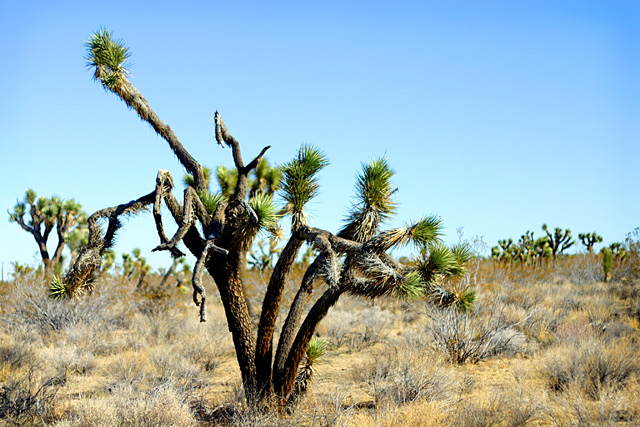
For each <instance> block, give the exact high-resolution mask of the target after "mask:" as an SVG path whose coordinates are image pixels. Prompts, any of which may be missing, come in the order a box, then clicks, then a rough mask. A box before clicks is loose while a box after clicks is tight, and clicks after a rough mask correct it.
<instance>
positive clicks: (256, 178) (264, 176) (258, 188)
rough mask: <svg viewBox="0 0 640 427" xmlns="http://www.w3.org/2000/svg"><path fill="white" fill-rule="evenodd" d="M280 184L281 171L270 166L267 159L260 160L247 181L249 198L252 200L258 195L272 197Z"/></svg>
mask: <svg viewBox="0 0 640 427" xmlns="http://www.w3.org/2000/svg"><path fill="white" fill-rule="evenodd" d="M281 182H282V171H281V170H280V168H279V167H277V166H270V165H269V162H268V161H267V159H264V158H263V159H262V160H261V161H260V163H258V166H256V168H255V169H254V170H253V172H252V177H251V179H250V180H249V187H250V189H251V192H250V193H249V198H253V197H254V196H255V195H256V194H258V193H266V194H267V195H269V196H273V195H274V194H275V192H276V191H277V190H278V188H280V184H281Z"/></svg>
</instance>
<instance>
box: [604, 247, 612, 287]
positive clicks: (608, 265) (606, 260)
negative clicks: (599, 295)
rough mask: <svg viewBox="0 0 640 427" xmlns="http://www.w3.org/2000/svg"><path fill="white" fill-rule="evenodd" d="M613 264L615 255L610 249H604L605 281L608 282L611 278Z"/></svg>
mask: <svg viewBox="0 0 640 427" xmlns="http://www.w3.org/2000/svg"><path fill="white" fill-rule="evenodd" d="M612 264H613V254H612V253H611V249H610V248H607V247H605V248H603V249H602V269H603V271H604V281H605V282H608V281H609V279H610V278H611V265H612Z"/></svg>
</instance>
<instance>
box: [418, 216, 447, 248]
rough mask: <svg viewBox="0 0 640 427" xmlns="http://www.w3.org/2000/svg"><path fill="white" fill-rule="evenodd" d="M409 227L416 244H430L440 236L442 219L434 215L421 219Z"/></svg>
mask: <svg viewBox="0 0 640 427" xmlns="http://www.w3.org/2000/svg"><path fill="white" fill-rule="evenodd" d="M411 228H412V230H411V237H412V241H413V242H414V243H415V244H416V245H421V246H425V245H432V244H434V243H436V242H437V241H438V239H440V236H442V220H441V219H440V218H439V217H437V216H435V215H431V216H428V217H426V218H423V219H421V220H420V221H418V222H417V223H416V224H415V225H413V226H412V227H411Z"/></svg>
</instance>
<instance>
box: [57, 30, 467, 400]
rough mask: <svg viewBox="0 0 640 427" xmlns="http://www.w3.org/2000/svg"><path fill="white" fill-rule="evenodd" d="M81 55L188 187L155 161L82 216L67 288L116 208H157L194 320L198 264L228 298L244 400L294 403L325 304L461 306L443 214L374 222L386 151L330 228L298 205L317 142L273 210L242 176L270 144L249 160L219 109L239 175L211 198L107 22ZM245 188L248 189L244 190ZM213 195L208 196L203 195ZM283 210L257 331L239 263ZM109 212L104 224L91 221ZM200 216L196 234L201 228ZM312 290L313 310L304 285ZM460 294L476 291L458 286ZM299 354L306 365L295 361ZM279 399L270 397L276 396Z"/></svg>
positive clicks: (220, 136) (309, 192) (381, 209)
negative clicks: (128, 190)
mask: <svg viewBox="0 0 640 427" xmlns="http://www.w3.org/2000/svg"><path fill="white" fill-rule="evenodd" d="M88 48H89V55H88V59H89V63H90V64H91V65H92V66H94V67H95V73H94V76H95V78H96V79H97V80H98V81H100V82H101V83H102V84H103V85H104V86H105V87H106V88H107V89H109V90H111V91H112V92H114V93H115V94H117V95H118V96H119V97H120V98H121V99H122V100H123V101H124V102H125V103H126V104H127V105H128V106H130V107H131V108H132V109H134V110H135V111H136V112H137V113H138V115H139V116H140V117H141V118H142V119H143V120H145V121H147V122H149V123H150V124H151V126H152V127H153V128H154V129H155V130H156V131H157V132H158V133H159V134H160V135H161V136H162V137H163V138H164V139H165V140H167V142H168V143H169V146H170V148H171V149H172V151H173V152H174V153H175V154H176V156H177V158H178V160H179V161H180V162H181V164H182V165H183V166H184V167H185V168H186V169H187V171H188V172H189V173H190V174H191V175H192V176H193V178H194V188H191V187H187V189H186V190H185V191H184V198H183V203H182V204H180V203H179V202H178V200H176V199H175V197H174V196H173V194H172V192H171V191H172V188H173V178H172V177H171V175H169V174H168V172H166V171H163V170H160V172H159V173H158V176H157V178H156V184H155V189H154V190H153V191H152V192H151V193H150V194H148V195H145V196H143V197H141V198H139V199H135V200H132V201H131V202H128V203H124V204H122V205H118V206H116V207H112V208H107V209H102V210H100V211H98V212H96V213H94V214H93V215H92V216H91V217H90V218H89V232H90V236H89V244H87V245H86V246H85V247H84V248H83V249H82V250H81V252H80V254H79V256H78V258H77V260H76V262H75V263H74V265H73V266H72V267H71V269H70V270H69V272H68V273H67V274H66V275H65V277H64V278H63V282H64V287H65V289H66V294H65V295H67V296H73V294H74V293H75V292H76V291H77V290H78V289H82V288H83V287H87V286H90V285H91V280H92V277H93V273H95V272H96V271H99V267H100V263H101V256H102V254H103V253H104V252H105V251H106V250H107V249H108V248H109V247H110V246H111V245H112V242H113V238H114V236H115V234H116V232H117V231H118V230H119V228H120V227H121V223H120V220H119V217H120V216H121V215H126V214H132V213H136V212H139V211H141V210H142V209H143V208H145V207H148V206H150V205H152V206H153V217H154V220H155V223H156V228H157V231H158V237H159V239H160V244H159V245H158V247H156V248H155V249H154V250H168V251H171V253H172V255H173V256H175V257H178V256H181V255H182V253H181V252H180V250H179V249H178V248H177V247H176V245H177V244H178V243H179V242H180V241H182V242H184V244H185V246H186V247H187V249H188V250H189V251H190V252H191V253H192V254H193V255H194V256H195V257H196V259H197V262H196V264H195V266H194V270H193V280H192V284H193V288H194V293H193V299H194V302H195V304H196V305H198V306H199V307H200V310H199V316H200V320H201V321H205V320H206V305H205V304H206V292H205V289H204V287H203V285H202V274H203V272H204V271H205V270H207V271H208V272H209V274H210V275H211V276H212V277H213V279H214V281H215V284H216V286H217V288H218V291H219V293H220V298H221V301H222V304H223V306H224V310H225V315H226V320H227V324H228V327H229V331H230V332H231V335H232V338H233V343H234V347H235V351H236V358H237V360H238V364H239V366H240V371H241V375H242V382H243V386H244V391H245V396H246V399H247V401H250V402H257V401H261V402H262V403H263V405H266V407H268V405H269V404H270V403H272V402H277V403H278V405H280V407H282V406H283V405H286V404H290V403H291V402H295V401H297V397H298V396H295V395H296V394H299V393H303V392H304V390H306V389H307V383H308V381H309V380H310V377H311V373H312V372H313V370H312V369H310V363H312V361H313V360H315V359H317V356H318V355H319V354H321V353H322V351H323V350H322V351H319V348H322V349H323V348H324V347H323V346H322V345H319V346H318V347H317V348H316V350H315V351H311V350H312V346H313V343H312V337H313V334H314V332H315V330H316V327H317V325H318V323H319V322H320V321H321V320H322V319H323V318H324V317H325V316H326V314H327V312H328V310H329V308H330V307H331V306H332V305H333V304H335V303H336V301H338V299H339V297H340V296H341V295H343V294H345V293H349V294H352V295H361V296H364V297H367V298H376V297H380V296H383V295H398V296H402V297H405V298H416V297H429V296H432V297H433V298H434V302H436V303H438V304H440V305H447V304H453V303H458V302H460V303H465V304H466V303H468V301H460V300H459V298H458V299H456V298H457V297H456V295H455V294H453V293H451V292H449V291H447V290H446V289H444V288H443V287H442V286H441V285H440V281H439V280H440V279H441V278H442V277H445V276H451V275H460V274H464V267H463V265H464V263H465V262H466V261H468V259H469V258H470V256H471V255H470V252H469V251H468V250H467V249H465V248H462V247H457V248H454V249H448V248H446V247H444V246H443V245H441V244H440V242H439V239H438V236H439V230H440V219H439V218H436V217H433V216H431V217H426V218H424V219H422V220H419V221H417V222H413V223H410V224H408V225H407V226H406V227H402V228H399V229H392V230H387V231H380V226H381V224H382V223H383V222H384V221H385V220H386V219H387V218H388V217H389V216H390V215H391V214H392V213H393V211H394V207H395V204H394V202H393V201H392V199H391V196H392V194H393V193H394V192H395V190H394V189H393V188H392V187H391V184H390V178H391V176H392V175H393V171H392V170H391V169H390V167H389V166H388V164H387V163H386V160H385V159H380V160H376V161H373V162H371V163H369V164H367V165H365V166H364V170H363V172H362V174H360V175H359V176H358V177H357V183H356V190H357V203H355V204H354V205H353V209H352V214H351V216H350V217H349V219H348V221H347V223H346V224H345V227H344V228H343V230H342V231H340V233H338V234H332V233H330V232H328V231H326V230H321V229H317V228H313V227H310V226H309V225H308V224H307V220H306V213H305V206H306V204H307V203H308V202H309V201H310V200H311V199H312V198H313V197H314V196H315V195H316V194H317V190H318V184H317V182H316V174H317V173H318V172H319V171H320V170H321V169H322V168H324V167H325V166H326V165H327V163H328V162H327V160H326V158H325V157H324V155H323V154H322V153H321V152H320V151H319V150H317V149H315V148H313V147H302V148H301V149H300V150H299V151H298V153H297V156H296V157H294V159H293V160H291V161H290V162H289V163H285V164H283V165H282V167H281V169H282V176H283V180H282V188H281V189H280V195H281V196H282V198H283V199H284V202H285V207H284V208H282V209H279V208H277V207H276V206H275V202H274V201H273V198H272V196H271V194H267V193H265V192H262V193H261V192H259V191H258V192H255V194H251V195H250V194H248V178H249V174H250V173H252V171H254V170H255V169H256V168H257V167H258V165H259V164H260V163H261V162H262V158H263V156H264V154H265V152H266V151H267V149H268V148H269V147H265V148H263V149H262V151H261V152H260V153H259V154H258V155H257V156H256V157H255V158H254V159H253V160H252V161H251V162H249V163H248V164H246V165H245V163H244V161H243V159H242V155H241V151H240V144H239V143H238V141H237V140H236V139H235V138H233V137H232V136H231V135H230V133H229V132H228V130H227V128H226V126H225V124H224V122H223V121H222V119H221V118H220V116H219V114H218V113H217V112H216V114H215V116H214V122H215V137H216V140H217V142H218V144H220V145H221V146H222V147H227V146H228V147H230V148H231V152H232V157H233V162H234V165H235V168H236V169H237V172H238V178H237V182H236V184H235V190H234V193H233V196H232V197H230V198H229V199H228V200H226V199H225V200H223V198H220V199H215V198H212V196H211V194H210V193H208V191H207V184H206V180H205V178H204V173H203V169H202V167H201V166H200V164H199V163H198V162H196V161H195V159H193V158H192V157H191V156H190V155H189V153H188V152H187V151H186V150H185V148H184V147H183V145H182V144H181V143H180V141H179V140H178V138H177V137H176V135H175V134H174V133H173V131H172V130H171V128H169V126H167V125H166V124H164V122H162V120H160V118H159V117H158V116H157V115H156V114H155V113H154V112H153V111H152V110H151V108H150V107H149V105H148V103H147V101H146V100H145V99H144V97H143V96H142V95H141V94H140V93H139V92H138V91H137V89H135V87H133V85H132V84H131V83H130V82H129V81H128V80H127V77H126V75H127V72H126V71H127V70H126V66H125V65H124V64H125V61H126V60H127V59H128V57H129V53H128V50H127V48H125V47H124V45H123V44H122V42H119V41H113V40H112V38H111V35H110V34H109V32H108V31H100V32H98V33H95V34H94V35H93V36H92V37H91V38H90V40H89V42H88ZM252 193H253V192H252ZM213 199H215V200H216V201H215V203H210V202H211V200H213ZM162 203H165V204H166V206H167V207H168V209H169V212H170V213H171V216H172V217H173V219H174V220H175V222H176V223H177V224H178V230H177V231H176V233H175V235H174V236H173V237H172V238H171V239H169V238H168V237H167V236H166V235H165V233H164V227H163V222H162V217H161V215H160V206H161V204H162ZM279 212H284V213H286V214H287V215H288V216H290V218H291V230H292V232H291V236H290V238H289V240H288V242H287V243H286V245H285V247H284V250H283V251H282V253H281V255H280V257H279V259H278V261H277V263H276V265H275V267H274V270H273V273H272V275H271V278H270V280H269V284H268V287H267V290H266V293H265V295H264V300H263V303H262V311H261V312H260V313H259V314H260V321H259V324H258V325H257V330H255V327H254V325H253V323H252V319H251V316H250V312H249V307H248V303H247V297H246V292H245V289H244V288H245V284H244V282H243V272H244V271H245V266H244V262H245V260H246V254H247V251H248V249H249V248H250V247H251V244H252V242H253V241H254V239H255V237H256V235H257V233H258V231H259V230H265V231H267V232H272V233H274V234H276V235H277V234H280V231H281V230H280V229H279V226H278V224H277V221H278V220H279V219H280V217H281V215H280V214H279ZM100 219H105V220H107V221H108V227H107V230H106V232H103V231H102V229H101V228H100V227H98V226H97V225H96V224H97V223H98V221H99V220H100ZM198 222H199V223H200V225H201V226H202V230H203V231H204V232H205V234H204V236H203V235H201V234H200V232H199V231H198V228H197V226H196V225H197V223H198ZM409 242H412V243H414V244H416V245H418V246H419V248H421V251H420V253H421V254H422V258H418V259H416V261H415V262H414V263H413V264H412V265H403V264H400V263H398V262H396V261H395V260H393V259H392V258H391V257H390V256H389V255H387V253H386V252H387V251H388V250H389V249H391V248H392V247H395V246H398V245H403V244H406V243H409ZM305 243H307V244H310V245H312V246H313V248H314V249H315V250H316V251H317V252H318V256H317V258H316V259H315V261H314V262H313V263H311V264H310V265H309V266H308V268H307V270H306V272H305V274H304V277H303V279H302V281H301V283H300V285H299V289H298V293H297V295H296V297H295V299H294V302H293V303H292V305H291V306H290V307H289V310H288V315H287V317H286V320H285V322H284V326H283V328H282V331H281V333H280V336H279V340H278V343H277V346H276V353H275V357H274V355H273V353H274V336H275V329H276V321H277V318H278V313H279V312H280V309H281V307H280V305H281V302H282V295H283V292H284V289H285V285H286V283H287V282H288V281H289V279H290V275H291V272H292V270H293V266H294V263H295V260H296V258H297V257H298V255H299V252H300V249H301V248H302V246H303V245H304V244H305ZM314 293H318V294H320V296H319V298H318V299H317V300H316V302H315V303H314V305H313V306H312V307H311V308H309V302H310V301H311V297H312V294H314ZM464 296H465V297H466V298H470V297H472V294H470V293H465V294H464ZM305 357H306V362H305V368H304V369H302V370H299V367H300V366H301V361H302V360H303V358H305ZM274 397H275V399H274Z"/></svg>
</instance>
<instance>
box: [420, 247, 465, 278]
mask: <svg viewBox="0 0 640 427" xmlns="http://www.w3.org/2000/svg"><path fill="white" fill-rule="evenodd" d="M471 256H472V253H471V251H470V250H469V249H468V248H465V247H464V246H454V247H453V248H452V249H449V248H448V247H446V246H445V245H443V244H435V245H430V246H429V248H428V250H426V251H425V252H424V253H423V258H422V259H421V260H419V261H418V269H419V271H420V272H421V273H422V275H423V277H424V279H425V280H426V281H427V282H434V281H436V280H437V279H438V278H439V277H442V276H448V277H460V276H463V275H464V274H465V272H466V268H465V265H464V264H465V263H466V262H467V261H469V260H470V259H471Z"/></svg>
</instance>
